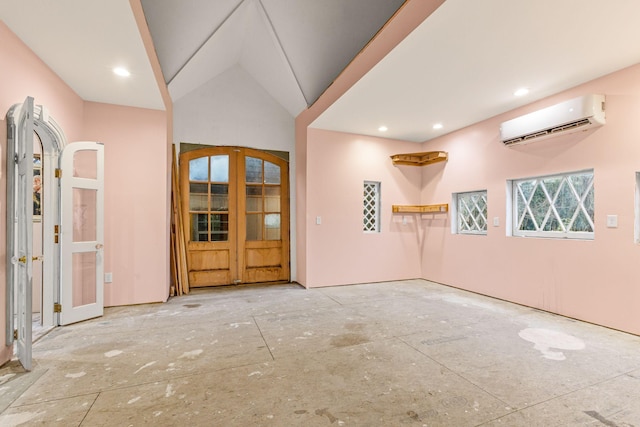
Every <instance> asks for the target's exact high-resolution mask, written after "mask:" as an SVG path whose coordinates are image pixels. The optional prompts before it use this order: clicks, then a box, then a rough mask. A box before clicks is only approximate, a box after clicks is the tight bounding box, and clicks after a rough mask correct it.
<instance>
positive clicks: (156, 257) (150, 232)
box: [84, 102, 169, 306]
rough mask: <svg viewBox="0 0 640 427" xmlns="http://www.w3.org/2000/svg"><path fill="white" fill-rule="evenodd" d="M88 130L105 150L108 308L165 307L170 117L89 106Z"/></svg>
mask: <svg viewBox="0 0 640 427" xmlns="http://www.w3.org/2000/svg"><path fill="white" fill-rule="evenodd" d="M84 124H85V127H84V135H85V137H84V139H88V140H95V141H100V142H102V143H104V150H105V270H104V271H105V272H112V273H113V283H105V299H104V301H105V305H106V306H112V305H125V304H138V303H143V302H151V301H165V300H166V299H167V296H168V294H169V290H168V280H167V278H168V273H167V271H166V268H167V266H168V265H169V262H168V260H169V252H168V250H169V246H168V245H167V243H166V240H167V233H168V227H167V226H166V218H167V216H166V215H167V212H166V207H167V199H166V197H167V196H166V187H165V185H166V184H165V183H166V176H167V174H168V173H169V171H168V170H167V166H166V165H167V158H166V156H167V150H166V140H167V135H166V131H167V129H166V113H165V112H164V111H157V110H146V109H141V108H133V107H122V106H116V105H109V104H99V103H94V102H87V103H86V104H85V122H84Z"/></svg>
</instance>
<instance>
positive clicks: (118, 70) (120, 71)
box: [113, 67, 131, 77]
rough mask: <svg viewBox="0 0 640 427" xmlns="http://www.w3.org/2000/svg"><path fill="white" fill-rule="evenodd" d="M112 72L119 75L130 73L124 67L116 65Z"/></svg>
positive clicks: (123, 75) (124, 75) (125, 75)
mask: <svg viewBox="0 0 640 427" xmlns="http://www.w3.org/2000/svg"><path fill="white" fill-rule="evenodd" d="M113 72H114V73H115V74H116V75H118V76H120V77H129V76H130V75H131V73H130V72H129V70H127V69H126V68H124V67H116V68H114V69H113Z"/></svg>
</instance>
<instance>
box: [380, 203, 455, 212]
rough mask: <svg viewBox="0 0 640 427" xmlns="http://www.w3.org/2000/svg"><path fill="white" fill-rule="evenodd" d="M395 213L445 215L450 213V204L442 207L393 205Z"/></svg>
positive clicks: (392, 209) (392, 208)
mask: <svg viewBox="0 0 640 427" xmlns="http://www.w3.org/2000/svg"><path fill="white" fill-rule="evenodd" d="M391 211H392V212H393V213H444V212H448V211H449V204H447V203H444V204H440V205H393V206H391Z"/></svg>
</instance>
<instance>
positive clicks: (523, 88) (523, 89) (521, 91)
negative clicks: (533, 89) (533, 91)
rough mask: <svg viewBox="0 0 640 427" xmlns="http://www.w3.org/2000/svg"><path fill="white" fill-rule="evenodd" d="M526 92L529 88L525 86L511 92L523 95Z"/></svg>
mask: <svg viewBox="0 0 640 427" xmlns="http://www.w3.org/2000/svg"><path fill="white" fill-rule="evenodd" d="M528 93H529V89H528V88H526V87H521V88H520V89H518V90H516V91H515V92H513V94H514V95H515V96H525V95H526V94H528Z"/></svg>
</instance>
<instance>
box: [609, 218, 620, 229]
mask: <svg viewBox="0 0 640 427" xmlns="http://www.w3.org/2000/svg"><path fill="white" fill-rule="evenodd" d="M607 227H609V228H618V215H607Z"/></svg>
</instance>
